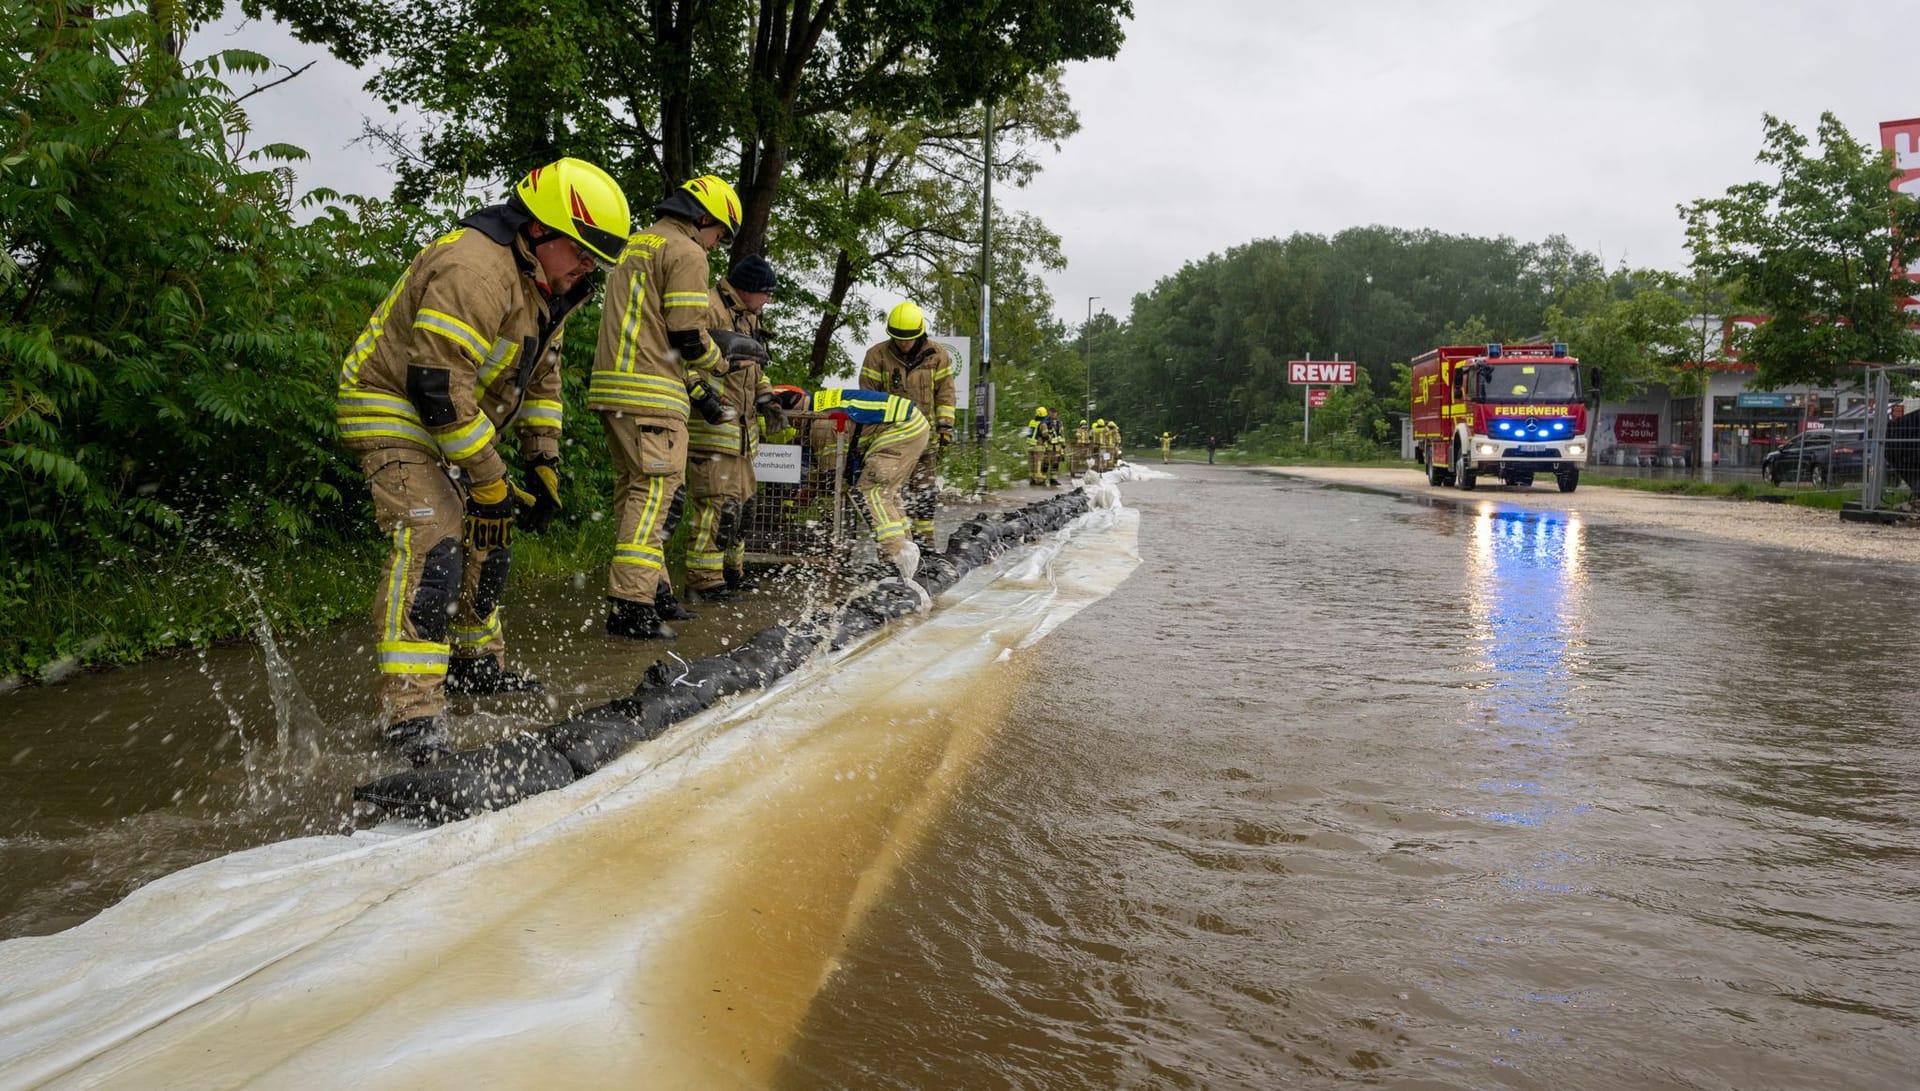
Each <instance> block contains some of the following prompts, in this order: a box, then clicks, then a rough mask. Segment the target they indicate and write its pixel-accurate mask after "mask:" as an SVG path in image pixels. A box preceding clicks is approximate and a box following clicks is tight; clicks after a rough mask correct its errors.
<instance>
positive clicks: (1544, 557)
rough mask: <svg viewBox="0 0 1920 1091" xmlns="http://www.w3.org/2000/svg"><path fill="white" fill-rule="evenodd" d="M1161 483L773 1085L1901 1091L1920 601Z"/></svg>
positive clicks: (1884, 581) (1564, 520) (1630, 550)
mask: <svg viewBox="0 0 1920 1091" xmlns="http://www.w3.org/2000/svg"><path fill="white" fill-rule="evenodd" d="M1172 469H1173V470H1174V471H1175V472H1176V473H1178V475H1179V478H1180V479H1179V480H1177V481H1150V482H1136V483H1132V484H1129V485H1128V486H1126V497H1127V503H1128V504H1129V506H1135V507H1138V508H1139V509H1141V511H1142V518H1141V531H1140V552H1141V556H1142V562H1143V563H1142V565H1141V567H1140V569H1139V570H1138V571H1137V572H1136V573H1135V574H1134V575H1133V577H1132V578H1131V579H1130V580H1129V581H1128V582H1127V583H1125V584H1123V585H1122V586H1121V587H1120V589H1119V590H1118V591H1117V592H1115V593H1114V594H1113V595H1112V596H1111V597H1110V598H1108V599H1106V600H1105V601H1103V602H1101V603H1099V604H1097V605H1095V606H1094V607H1092V608H1090V609H1088V610H1087V611H1086V612H1085V613H1083V614H1081V615H1080V616H1079V617H1077V618H1075V619H1074V620H1073V621H1072V622H1070V623H1069V624H1067V625H1066V626H1064V627H1063V628H1062V629H1060V630H1059V631H1058V632H1055V633H1054V634H1053V635H1052V636H1051V637H1049V639H1048V640H1047V642H1046V644H1045V645H1043V649H1042V654H1041V655H1040V656H1039V657H1038V661H1037V663H1036V666H1035V669H1034V672H1033V674H1032V676H1031V677H1032V681H1031V685H1030V686H1029V687H1028V688H1026V689H1025V690H1023V691H1022V692H1021V693H1020V694H1019V695H1018V696H1017V697H1016V700H1015V703H1014V706H1013V710H1012V718H1011V721H1010V723H1008V724H1007V725H1006V727H1005V730H1004V733H1003V735H1002V736H1001V739H1000V742H999V744H998V745H997V746H996V747H995V748H994V749H993V751H992V752H991V753H990V754H989V755H988V756H987V757H986V758H985V759H984V761H983V763H982V765H981V766H980V767H979V768H978V770H977V771H976V775H975V776H974V778H973V779H972V780H971V781H970V782H969V786H968V788H967V790H966V791H965V792H964V793H963V794H962V797H961V799H960V801H959V802H958V804H957V805H956V806H955V807H954V808H953V809H952V810H951V811H950V812H949V813H948V816H947V818H946V820H945V821H944V822H943V823H942V824H940V825H939V826H938V828H937V829H936V830H935V831H934V832H933V833H932V835H931V845H930V847H929V849H928V850H927V851H925V852H924V853H922V854H921V855H920V856H919V857H918V858H916V860H915V861H913V862H912V863H911V864H909V866H908V867H907V868H906V869H905V872H904V875H903V876H902V878H901V879H900V880H899V881H898V884H897V887H896V889H895V891H894V892H893V894H892V896H891V897H889V898H888V899H887V900H886V901H885V902H884V903H883V904H882V905H881V906H880V907H879V908H878V909H877V910H876V912H875V914H874V916H873V917H872V919H871V920H870V921H869V922H868V925H867V928H866V929H865V930H864V932H863V933H862V935H861V937H860V938H859V940H858V941H857V942H856V943H855V945H854V946H853V948H852V950H850V951H849V952H848V953H847V954H846V956H845V957H844V959H843V969H842V970H841V972H840V974H839V975H838V976H837V977H836V978H834V979H833V981H832V982H831V983H830V985H829V986H828V988H827V989H826V990H825V991H824V992H823V993H822V995H821V997H820V999H819V1001H818V1002H817V1003H816V1005H815V1006H814V1009H813V1011H812V1014H811V1018H810V1020H809V1022H808V1024H807V1025H806V1027H805V1030H804V1034H803V1041H802V1044H801V1045H800V1046H799V1047H797V1048H796V1049H794V1050H793V1051H792V1052H791V1053H790V1054H789V1057H788V1061H787V1065H786V1068H785V1071H784V1075H783V1079H782V1081H781V1082H782V1085H784V1086H788V1087H794V1088H802V1087H816V1086H841V1087H962V1086H964V1087H969V1088H986V1087H1021V1088H1029V1087H1058V1088H1082V1087H1233V1088H1242V1087H1244V1088H1266V1087H1275V1086H1282V1085H1287V1086H1303V1087H1314V1086H1326V1087H1331V1086H1336V1085H1347V1084H1351V1083H1354V1082H1371V1083H1379V1084H1382V1085H1386V1086H1394V1087H1410V1086H1421V1087H1449V1088H1453V1087H1457V1088H1477V1087H1522V1088H1531V1087H1540V1088H1546V1087H1551V1088H1556V1089H1566V1088H1595V1089H1602V1088H1619V1087H1700V1088H1719V1087H1726V1088H1774V1087H1777V1088H1808V1087H1822V1088H1839V1087H1850V1088H1890V1087H1903V1086H1912V1082H1911V1080H1912V1073H1913V1072H1914V1071H1915V1069H1916V1066H1917V1065H1920V1029H1917V1028H1916V1021H1920V984H1916V982H1917V981H1920V978H1916V974H1915V971H1916V969H1920V957H1917V956H1916V945H1917V944H1920V902H1917V901H1916V898H1915V895H1916V893H1920V889H1917V888H1920V856H1917V854H1916V847H1917V846H1920V841H1917V840H1916V828H1915V826H1916V819H1917V818H1920V798H1917V797H1916V795H1915V793H1914V791H1913V785H1914V784H1915V783H1916V780H1917V779H1920V753H1917V752H1916V744H1917V743H1920V711H1916V706H1915V702H1914V701H1913V699H1912V696H1911V679H1912V675H1913V669H1914V666H1915V656H1916V650H1915V646H1914V643H1913V639H1912V625H1911V618H1912V603H1913V602H1914V601H1915V597H1916V595H1920V573H1916V570H1915V569H1913V568H1912V567H1900V566H1887V565H1875V564H1868V563H1861V562H1844V561H1831V562H1830V561H1823V560H1818V559H1808V558H1806V557H1804V556H1795V555H1789V554H1786V553H1783V552H1779V551H1772V550H1763V549H1758V548H1754V547H1745V546H1738V545H1725V544H1720V543H1714V542H1708V541H1703V540H1687V539H1681V538H1673V537H1657V536H1651V535H1648V534H1645V533H1636V532H1626V531H1615V530H1611V529H1609V528H1607V527H1604V526H1592V525H1587V524H1585V523H1584V522H1583V521H1582V520H1580V519H1579V518H1578V517H1577V516H1569V515H1566V514H1541V513H1536V512H1520V511H1512V512H1506V511H1502V510H1501V509H1500V505H1499V501H1498V498H1497V497H1496V496H1485V497H1478V498H1474V499H1471V500H1468V501H1466V502H1464V503H1461V504H1451V503H1431V502H1421V501H1414V500H1409V499H1401V498H1389V497H1384V496H1380V495H1375V494H1368V493H1361V492H1352V491H1340V490H1334V489H1327V488H1321V487H1316V486H1313V485H1310V484H1307V483H1303V482H1294V481H1289V480H1286V479H1282V478H1276V477H1273V476H1269V475H1265V474H1261V473H1257V472H1250V471H1243V470H1238V469H1232V468H1225V467H1219V468H1209V467H1204V466H1198V465H1185V466H1175V467H1173V468H1172ZM1576 498H1577V494H1576Z"/></svg>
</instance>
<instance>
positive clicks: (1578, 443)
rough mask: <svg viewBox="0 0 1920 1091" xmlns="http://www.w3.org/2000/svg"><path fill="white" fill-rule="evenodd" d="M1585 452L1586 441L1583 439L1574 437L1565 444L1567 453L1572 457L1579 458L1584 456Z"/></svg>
mask: <svg viewBox="0 0 1920 1091" xmlns="http://www.w3.org/2000/svg"><path fill="white" fill-rule="evenodd" d="M1586 453H1587V441H1586V440H1584V439H1576V440H1574V441H1573V442H1572V443H1569V444H1567V454H1569V455H1571V456H1573V457H1574V458H1580V457H1582V456H1584V455H1585V454H1586Z"/></svg>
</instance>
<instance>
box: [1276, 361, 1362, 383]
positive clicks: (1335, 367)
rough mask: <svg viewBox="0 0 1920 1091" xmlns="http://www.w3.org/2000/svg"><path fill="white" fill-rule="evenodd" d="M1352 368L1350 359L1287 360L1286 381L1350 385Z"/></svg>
mask: <svg viewBox="0 0 1920 1091" xmlns="http://www.w3.org/2000/svg"><path fill="white" fill-rule="evenodd" d="M1353 368H1354V364H1353V361H1352V360H1288V361H1287V382H1289V383H1292V384H1293V385H1295V386H1308V385H1310V384H1313V383H1329V384H1333V385H1337V386H1352V385H1353V377H1354V370H1353Z"/></svg>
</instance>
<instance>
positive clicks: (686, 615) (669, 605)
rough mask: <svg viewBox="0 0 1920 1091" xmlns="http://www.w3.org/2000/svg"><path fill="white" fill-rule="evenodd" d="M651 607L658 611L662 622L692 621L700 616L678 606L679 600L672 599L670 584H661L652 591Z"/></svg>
mask: <svg viewBox="0 0 1920 1091" xmlns="http://www.w3.org/2000/svg"><path fill="white" fill-rule="evenodd" d="M653 607H654V609H656V610H658V611H660V620H662V621H693V620H696V619H697V618H699V616H700V615H699V614H696V613H694V612H693V611H692V610H689V609H687V608H686V607H684V606H682V605H680V600H679V599H677V598H674V597H673V585H672V584H670V583H661V584H660V585H659V586H657V587H655V588H654V589H653Z"/></svg>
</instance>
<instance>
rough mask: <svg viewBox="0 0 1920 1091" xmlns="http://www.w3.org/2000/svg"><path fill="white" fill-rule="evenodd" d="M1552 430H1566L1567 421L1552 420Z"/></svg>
mask: <svg viewBox="0 0 1920 1091" xmlns="http://www.w3.org/2000/svg"><path fill="white" fill-rule="evenodd" d="M1553 430H1554V431H1556V432H1564V431H1566V430H1567V422H1566V421H1563V420H1557V421H1554V422H1553Z"/></svg>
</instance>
